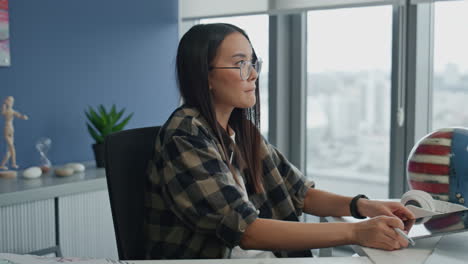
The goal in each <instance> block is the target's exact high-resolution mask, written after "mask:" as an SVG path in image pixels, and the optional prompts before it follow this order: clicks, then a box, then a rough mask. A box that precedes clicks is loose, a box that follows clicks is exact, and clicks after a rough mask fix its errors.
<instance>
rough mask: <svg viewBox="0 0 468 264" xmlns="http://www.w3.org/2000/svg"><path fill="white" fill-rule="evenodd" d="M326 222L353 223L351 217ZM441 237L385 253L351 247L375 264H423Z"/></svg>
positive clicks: (422, 240)
mask: <svg viewBox="0 0 468 264" xmlns="http://www.w3.org/2000/svg"><path fill="white" fill-rule="evenodd" d="M326 220H327V221H328V222H355V221H356V220H355V219H354V218H352V217H326ZM440 239H441V237H432V238H426V239H420V240H417V241H416V246H414V247H413V246H410V247H408V248H404V249H400V250H395V251H385V250H380V249H373V248H367V247H362V246H359V245H352V246H351V247H352V248H353V250H354V251H355V252H356V253H358V254H359V255H360V256H367V257H369V258H370V259H371V260H372V261H373V262H375V263H379V264H380V263H382V264H386V263H389V264H403V263H414V264H418V263H424V262H425V261H426V260H427V258H428V257H429V256H430V255H431V253H432V251H433V250H434V248H435V246H436V245H437V243H438V242H439V240H440Z"/></svg>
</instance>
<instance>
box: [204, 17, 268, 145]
mask: <svg viewBox="0 0 468 264" xmlns="http://www.w3.org/2000/svg"><path fill="white" fill-rule="evenodd" d="M200 23H203V24H205V23H229V24H233V25H236V26H238V27H240V28H242V29H243V30H245V32H246V33H247V35H248V36H249V38H250V42H251V43H252V46H253V47H254V49H255V52H256V53H257V56H258V57H260V58H262V59H263V66H262V72H261V74H260V83H259V85H260V112H261V115H260V124H261V132H262V134H263V135H264V136H265V137H266V138H268V68H269V67H268V63H269V62H268V53H269V51H268V35H269V34H268V15H253V16H236V17H221V18H210V19H201V20H200Z"/></svg>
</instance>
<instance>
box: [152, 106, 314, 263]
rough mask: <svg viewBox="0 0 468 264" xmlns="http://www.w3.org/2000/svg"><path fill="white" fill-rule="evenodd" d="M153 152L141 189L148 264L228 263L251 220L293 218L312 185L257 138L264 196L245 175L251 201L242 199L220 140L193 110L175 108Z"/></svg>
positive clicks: (301, 254) (290, 253) (294, 254)
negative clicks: (172, 263) (169, 262)
mask: <svg viewBox="0 0 468 264" xmlns="http://www.w3.org/2000/svg"><path fill="white" fill-rule="evenodd" d="M155 151H156V153H157V154H156V155H155V157H154V158H153V160H152V161H151V162H150V163H149V169H148V181H149V182H148V184H147V186H148V187H147V191H146V208H147V209H146V211H147V215H146V223H145V228H146V234H147V236H148V237H147V244H146V246H147V247H146V252H147V258H150V259H161V258H162V259H174V258H185V259H193V258H229V256H230V252H231V249H232V248H233V247H235V246H237V245H239V242H240V240H241V237H242V234H243V232H244V231H245V229H246V227H247V226H248V225H249V224H250V223H252V222H253V221H254V220H255V219H257V218H269V219H279V220H286V221H299V219H298V216H300V215H301V214H302V208H303V205H304V197H305V194H306V192H307V190H308V189H309V188H310V187H314V183H313V182H312V181H307V180H306V179H305V177H304V176H303V175H302V174H301V172H300V171H299V170H298V169H297V168H296V167H294V166H293V165H292V164H291V163H290V162H289V161H287V160H286V158H285V157H284V156H283V155H282V154H281V153H280V152H279V151H278V150H277V149H276V148H274V147H273V146H272V145H270V144H269V143H268V142H267V141H263V142H262V143H261V157H262V164H263V182H264V187H265V192H264V193H261V194H256V193H254V191H253V189H252V187H251V184H249V182H248V181H246V179H245V178H243V179H244V182H245V183H246V187H247V194H248V198H249V200H248V201H247V200H245V198H244V199H243V195H242V194H243V189H242V188H241V187H239V186H238V185H237V184H236V182H235V180H234V177H233V175H232V173H231V171H230V170H229V168H228V166H227V163H226V162H225V160H226V157H225V156H224V153H223V151H221V145H220V142H219V141H218V140H217V139H216V137H215V135H214V133H213V132H212V130H211V129H210V127H209V125H208V123H207V121H206V120H205V119H204V118H203V117H202V115H201V114H200V112H199V111H197V110H196V109H195V108H190V107H186V106H181V107H179V108H178V109H176V110H175V111H174V113H173V114H172V115H171V117H170V118H169V119H168V121H167V122H166V123H165V124H164V126H163V127H162V128H161V130H160V132H159V134H158V135H157V138H156V144H155ZM233 165H234V166H235V167H236V164H233ZM238 172H239V170H238ZM240 174H241V176H242V177H244V175H243V173H240ZM273 253H274V254H275V255H276V256H277V257H307V256H312V255H311V252H310V250H305V251H287V252H286V251H277V252H273Z"/></svg>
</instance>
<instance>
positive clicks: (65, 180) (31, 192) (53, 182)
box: [0, 162, 107, 206]
mask: <svg viewBox="0 0 468 264" xmlns="http://www.w3.org/2000/svg"><path fill="white" fill-rule="evenodd" d="M85 166H86V170H85V171H84V172H79V173H75V174H73V175H71V176H68V177H58V176H56V175H54V172H53V171H52V170H51V171H50V172H48V173H46V174H43V175H42V176H41V177H39V178H37V179H25V178H23V176H22V171H19V172H18V177H16V178H13V179H5V178H0V206H6V205H12V204H17V203H25V202H30V201H37V200H44V199H51V198H54V197H59V196H64V195H70V194H75V193H83V192H91V191H97V190H105V189H107V183H106V173H105V170H104V169H99V168H96V166H95V165H94V163H92V162H88V163H85Z"/></svg>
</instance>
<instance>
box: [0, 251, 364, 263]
mask: <svg viewBox="0 0 468 264" xmlns="http://www.w3.org/2000/svg"><path fill="white" fill-rule="evenodd" d="M4 261H7V262H6V263H11V262H12V263H16V264H61V263H64V262H66V263H69V264H372V262H371V261H370V260H369V259H368V258H367V257H337V258H275V259H200V260H193V259H192V260H190V259H187V260H142V261H131V260H124V261H116V260H111V259H79V258H64V259H61V258H52V257H51V258H45V257H40V256H34V255H17V254H9V253H0V263H4Z"/></svg>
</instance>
